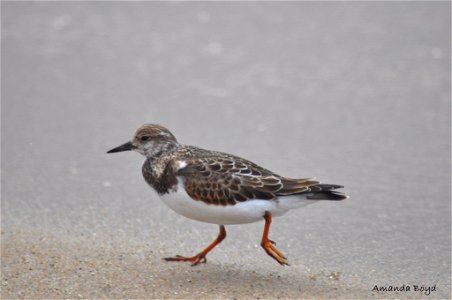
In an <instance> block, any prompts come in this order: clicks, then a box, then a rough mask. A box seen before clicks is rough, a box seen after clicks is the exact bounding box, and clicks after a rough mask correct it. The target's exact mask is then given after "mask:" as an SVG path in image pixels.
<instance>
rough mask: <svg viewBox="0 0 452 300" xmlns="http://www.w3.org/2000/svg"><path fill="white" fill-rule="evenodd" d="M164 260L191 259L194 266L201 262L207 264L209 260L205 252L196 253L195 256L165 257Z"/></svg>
mask: <svg viewBox="0 0 452 300" xmlns="http://www.w3.org/2000/svg"><path fill="white" fill-rule="evenodd" d="M164 260H166V261H189V262H191V265H192V266H196V265H198V264H200V263H204V264H205V263H206V262H207V258H206V256H205V254H203V253H199V254H198V255H195V256H180V255H176V256H174V257H165V258H164Z"/></svg>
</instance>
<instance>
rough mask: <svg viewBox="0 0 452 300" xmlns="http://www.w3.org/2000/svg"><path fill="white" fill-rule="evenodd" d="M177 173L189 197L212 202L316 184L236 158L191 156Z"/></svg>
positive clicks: (228, 201) (306, 188)
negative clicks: (283, 175)
mask: <svg viewBox="0 0 452 300" xmlns="http://www.w3.org/2000/svg"><path fill="white" fill-rule="evenodd" d="M177 175H178V176H182V177H184V182H185V191H186V192H187V194H188V195H189V196H190V197H191V198H192V199H194V200H200V201H203V202H205V203H207V204H215V205H234V204H236V203H237V202H243V201H247V200H251V199H263V200H270V199H275V198H276V197H277V196H283V195H292V194H299V193H303V192H306V191H309V186H311V185H315V184H318V183H319V182H318V181H315V180H312V179H310V178H307V179H289V178H285V177H281V176H279V175H277V174H274V173H273V172H271V171H269V170H266V169H264V168H262V167H260V166H258V165H256V164H254V163H252V162H250V161H247V160H245V159H241V158H238V157H234V159H231V158H230V157H226V158H209V157H207V158H191V159H188V160H186V161H184V163H183V164H182V167H181V168H180V169H179V170H178V171H177Z"/></svg>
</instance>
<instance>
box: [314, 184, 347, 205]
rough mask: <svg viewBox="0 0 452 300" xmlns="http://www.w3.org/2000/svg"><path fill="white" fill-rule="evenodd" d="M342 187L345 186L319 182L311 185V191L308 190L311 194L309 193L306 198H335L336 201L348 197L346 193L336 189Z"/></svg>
mask: <svg viewBox="0 0 452 300" xmlns="http://www.w3.org/2000/svg"><path fill="white" fill-rule="evenodd" d="M341 188H343V186H342V185H337V184H326V183H319V184H316V185H312V186H310V187H309V189H310V191H309V192H308V194H309V195H307V197H306V198H307V199H309V200H335V201H339V200H344V199H347V198H348V196H347V195H346V194H344V193H341V192H338V191H335V190H336V189H341Z"/></svg>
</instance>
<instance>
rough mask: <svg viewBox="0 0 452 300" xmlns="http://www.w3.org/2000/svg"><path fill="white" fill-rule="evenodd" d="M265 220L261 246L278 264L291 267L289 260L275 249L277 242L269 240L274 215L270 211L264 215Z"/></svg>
mask: <svg viewBox="0 0 452 300" xmlns="http://www.w3.org/2000/svg"><path fill="white" fill-rule="evenodd" d="M264 219H265V227H264V233H263V234H262V241H261V246H262V248H264V250H265V252H267V254H268V255H270V256H271V257H273V259H275V260H276V261H277V262H278V263H280V264H281V265H287V266H288V265H289V262H288V261H287V258H286V257H285V256H284V254H282V253H281V252H280V251H279V250H278V249H276V247H275V242H273V241H272V240H270V239H268V233H269V232H270V224H271V223H272V214H271V213H269V212H268V211H266V212H265V215H264Z"/></svg>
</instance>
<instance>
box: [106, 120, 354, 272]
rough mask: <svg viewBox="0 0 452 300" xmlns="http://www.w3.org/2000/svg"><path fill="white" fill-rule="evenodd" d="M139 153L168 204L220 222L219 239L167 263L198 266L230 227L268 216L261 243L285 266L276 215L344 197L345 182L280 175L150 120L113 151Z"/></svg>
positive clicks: (189, 215)
mask: <svg viewBox="0 0 452 300" xmlns="http://www.w3.org/2000/svg"><path fill="white" fill-rule="evenodd" d="M129 150H133V151H136V152H138V153H140V154H142V155H144V156H145V157H146V161H145V162H144V164H143V167H142V173H143V177H144V179H145V180H146V182H147V183H148V184H149V185H150V186H151V187H152V188H153V189H154V190H155V191H156V192H157V193H158V195H159V196H160V198H161V199H162V200H163V202H164V203H165V204H166V205H167V206H169V207H170V208H171V209H172V210H174V211H175V212H177V213H178V214H181V215H182V216H184V217H187V218H190V219H193V220H197V221H201V222H206V223H212V224H218V225H219V229H220V231H219V234H218V236H217V238H216V239H215V240H214V241H213V242H212V243H211V244H210V245H209V246H207V247H206V248H205V249H204V250H202V251H201V252H199V253H198V254H196V255H193V256H180V255H177V256H174V257H167V258H164V259H165V260H166V261H185V262H190V263H191V264H192V265H193V266H195V265H198V264H199V263H205V262H206V261H207V259H206V255H207V253H209V252H210V250H212V249H213V248H214V247H215V246H217V245H218V244H219V243H221V241H222V240H223V239H224V238H225V237H226V229H225V225H231V224H246V223H252V222H257V221H261V220H264V221H265V225H264V232H263V235H262V240H261V246H262V248H263V249H264V250H265V251H266V253H267V254H268V255H269V256H270V257H272V258H273V259H275V260H276V261H277V262H278V263H279V264H281V265H288V261H287V258H286V257H285V256H284V255H283V254H282V253H281V252H280V251H279V250H278V249H277V248H276V246H275V245H276V244H275V243H274V242H273V241H272V240H270V239H269V238H268V235H269V231H270V224H271V222H272V217H278V216H282V215H283V214H285V213H286V212H287V211H289V210H290V209H293V208H298V207H302V206H305V205H307V204H310V203H313V202H316V201H319V200H343V199H346V198H347V197H348V196H347V195H345V194H343V193H341V192H338V191H336V189H339V188H343V186H340V185H335V184H322V183H320V182H319V181H317V180H315V179H314V178H302V179H293V178H288V177H284V176H280V175H278V174H276V173H274V172H272V171H270V170H267V169H265V168H263V167H260V166H258V165H257V164H255V163H253V162H251V161H249V160H246V159H244V158H241V157H238V156H235V155H231V154H227V153H223V152H218V151H210V150H205V149H201V148H198V147H195V146H191V145H181V144H179V142H178V141H177V139H176V138H175V137H174V135H173V134H172V133H171V132H170V131H169V130H168V129H166V128H165V127H163V126H160V125H157V124H145V125H143V126H141V127H140V128H138V130H137V131H136V132H135V135H134V136H133V138H132V140H131V141H129V142H127V143H125V144H123V145H121V146H118V147H116V148H113V149H111V150H110V151H108V152H107V153H115V152H121V151H129Z"/></svg>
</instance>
